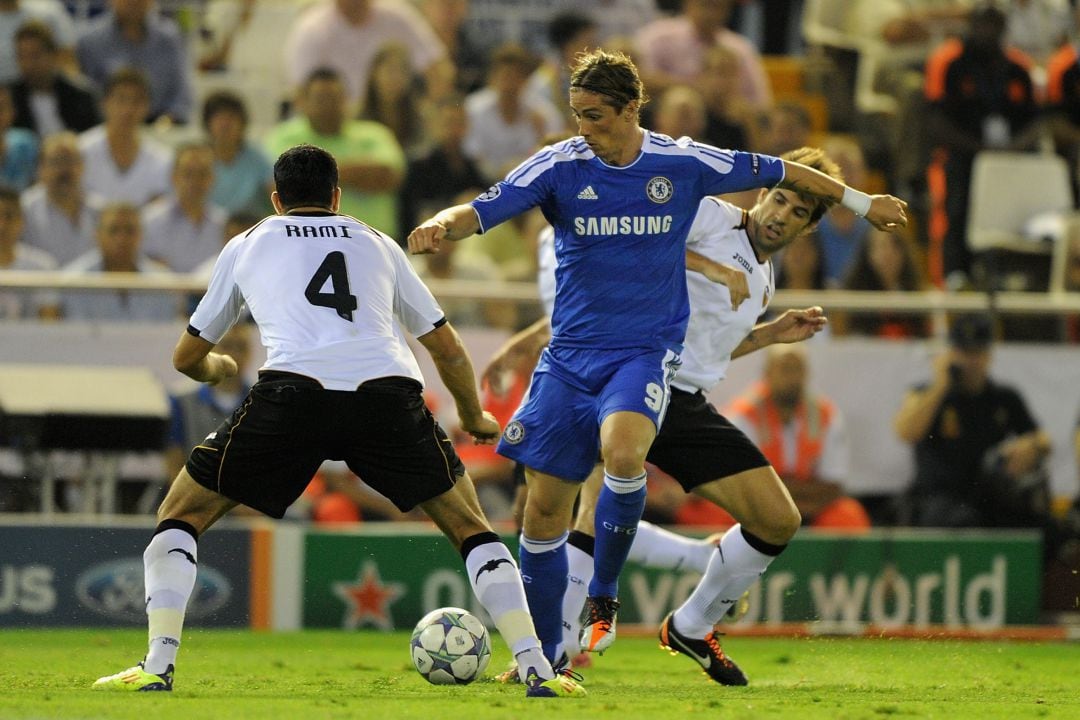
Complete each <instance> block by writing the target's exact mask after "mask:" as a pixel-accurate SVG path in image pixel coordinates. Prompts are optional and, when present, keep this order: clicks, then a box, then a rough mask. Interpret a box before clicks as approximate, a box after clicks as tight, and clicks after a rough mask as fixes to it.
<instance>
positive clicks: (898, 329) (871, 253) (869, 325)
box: [833, 228, 930, 339]
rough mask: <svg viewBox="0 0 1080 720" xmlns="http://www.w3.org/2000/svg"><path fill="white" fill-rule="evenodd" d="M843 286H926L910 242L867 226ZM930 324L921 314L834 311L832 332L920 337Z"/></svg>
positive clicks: (913, 289) (907, 289) (885, 288)
mask: <svg viewBox="0 0 1080 720" xmlns="http://www.w3.org/2000/svg"><path fill="white" fill-rule="evenodd" d="M843 288H844V289H845V290H881V291H887V292H919V291H921V290H925V289H926V281H925V279H924V277H923V274H922V267H921V263H920V261H919V258H918V255H917V253H916V251H915V248H914V247H913V244H912V242H911V241H910V240H908V239H907V238H906V237H904V236H903V235H901V234H900V233H894V232H885V231H882V230H876V229H874V228H871V229H870V235H869V237H868V238H867V239H866V242H865V243H864V244H863V245H862V246H861V247H860V248H859V250H858V251H857V252H856V254H855V261H854V263H853V264H852V266H851V268H850V270H849V271H848V274H847V276H846V278H845V279H844V285H843ZM929 331H930V327H929V324H928V322H927V317H926V315H925V314H924V313H919V312H915V313H904V312H895V311H884V310H883V311H878V312H872V313H861V312H856V313H851V314H850V315H849V314H848V313H834V314H833V333H835V334H837V335H843V334H844V333H845V332H848V333H852V334H855V335H870V336H874V337H882V338H894V339H899V338H922V337H927V336H928V335H929Z"/></svg>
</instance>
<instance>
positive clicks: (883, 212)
mask: <svg viewBox="0 0 1080 720" xmlns="http://www.w3.org/2000/svg"><path fill="white" fill-rule="evenodd" d="M781 185H782V186H783V187H789V188H791V189H792V190H795V191H796V192H805V193H809V194H811V195H817V196H818V197H823V198H828V199H829V200H832V201H834V202H839V203H840V204H841V205H843V206H844V207H846V208H848V209H849V210H852V211H854V212H855V213H856V214H857V215H861V216H863V217H865V218H866V219H867V220H868V221H870V224H871V225H873V226H874V227H876V228H877V229H878V230H893V229H895V228H898V227H905V226H906V225H907V203H906V202H905V201H903V200H901V199H900V198H898V197H893V196H892V195H867V194H866V193H863V192H859V191H858V190H856V189H855V188H852V187H848V186H847V185H845V184H844V183H842V182H840V181H839V180H835V179H833V178H831V177H829V176H828V175H826V174H825V173H823V172H819V171H817V170H815V169H813V168H811V167H807V166H806V165H802V164H800V163H797V162H791V161H789V160H785V161H784V181H783V182H782V183H781Z"/></svg>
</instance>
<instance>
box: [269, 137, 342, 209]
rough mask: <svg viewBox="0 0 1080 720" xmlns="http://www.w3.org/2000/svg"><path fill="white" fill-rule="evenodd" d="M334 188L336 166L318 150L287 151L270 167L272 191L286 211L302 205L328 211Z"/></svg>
mask: <svg viewBox="0 0 1080 720" xmlns="http://www.w3.org/2000/svg"><path fill="white" fill-rule="evenodd" d="M337 184H338V169H337V162H336V161H335V160H334V156H333V155H331V154H330V153H328V152H326V151H325V150H323V149H322V148H320V147H315V146H314V145H297V146H296V147H291V148H289V149H288V150H286V151H285V152H283V153H281V155H280V156H279V157H278V159H277V162H275V163H274V189H275V190H277V194H278V197H279V198H280V199H281V204H282V206H283V207H284V208H285V209H286V210H289V209H291V208H295V207H301V206H304V205H314V206H316V207H326V208H329V207H330V202H331V201H332V200H333V197H334V189H335V188H337Z"/></svg>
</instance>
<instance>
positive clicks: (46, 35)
mask: <svg viewBox="0 0 1080 720" xmlns="http://www.w3.org/2000/svg"><path fill="white" fill-rule="evenodd" d="M20 40H37V41H38V42H39V43H41V46H42V47H44V48H45V49H46V50H47V51H49V52H50V53H55V52H56V51H57V50H59V48H58V47H57V46H56V36H55V35H54V34H53V31H52V28H50V27H49V26H48V25H46V24H45V23H43V22H41V21H40V20H30V21H29V22H27V23H26V24H24V25H20V26H19V29H18V30H16V31H15V42H19V41H20Z"/></svg>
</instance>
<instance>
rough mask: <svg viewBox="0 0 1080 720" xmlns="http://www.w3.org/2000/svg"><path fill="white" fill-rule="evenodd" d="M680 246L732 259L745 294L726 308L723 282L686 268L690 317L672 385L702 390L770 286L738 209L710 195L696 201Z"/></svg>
mask: <svg viewBox="0 0 1080 720" xmlns="http://www.w3.org/2000/svg"><path fill="white" fill-rule="evenodd" d="M686 249H687V250H692V251H694V252H696V253H698V254H699V255H704V256H705V257H707V258H709V259H710V260H715V261H716V262H722V263H725V264H727V265H732V266H734V267H735V268H738V269H740V270H742V271H743V272H744V273H746V276H747V277H746V279H747V283H748V285H749V286H750V297H749V298H747V299H746V300H744V301H743V302H742V304H741V305H739V309H738V310H732V309H731V295H730V294H729V293H728V289H727V288H726V287H724V286H723V285H720V284H718V283H715V282H712V281H711V280H709V279H708V278H706V277H705V276H704V275H702V274H701V273H697V272H688V273H687V274H686V286H687V291H688V292H689V295H690V323H689V324H688V325H687V328H686V340H685V341H684V342H683V353H682V366H681V367H680V368H679V372H678V374H677V375H676V376H675V380H674V381H673V382H672V385H674V386H675V387H678V388H681V389H683V390H689V391H690V392H697V391H698V390H703V391H705V392H708V391H709V390H711V389H712V388H713V387H714V386H715V385H716V384H717V383H718V382H720V381H721V380H722V379H723V378H724V375H725V373H727V367H728V365H729V364H730V363H731V353H732V351H733V350H735V348H736V347H738V345H739V343H740V342H742V341H743V338H745V337H746V336H747V334H749V332H750V331H751V330H753V329H754V325H755V324H756V323H757V321H758V318H760V317H761V314H762V313H763V312H765V308H766V307H768V305H769V300H770V299H771V298H772V296H773V293H774V292H775V291H776V281H775V278H774V276H773V266H772V261H771V260H766V261H765V262H759V261H758V259H757V256H756V255H755V254H754V248H753V247H751V245H750V238H749V236H747V234H746V220H745V217H744V211H743V210H742V209H741V208H738V207H736V206H734V205H732V204H731V203H728V202H725V201H724V200H720V199H718V198H715V197H706V198H705V199H704V200H702V201H701V204H700V205H698V211H697V215H696V216H695V217H694V224H693V225H692V226H691V228H690V234H689V235H688V236H687V238H686Z"/></svg>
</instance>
